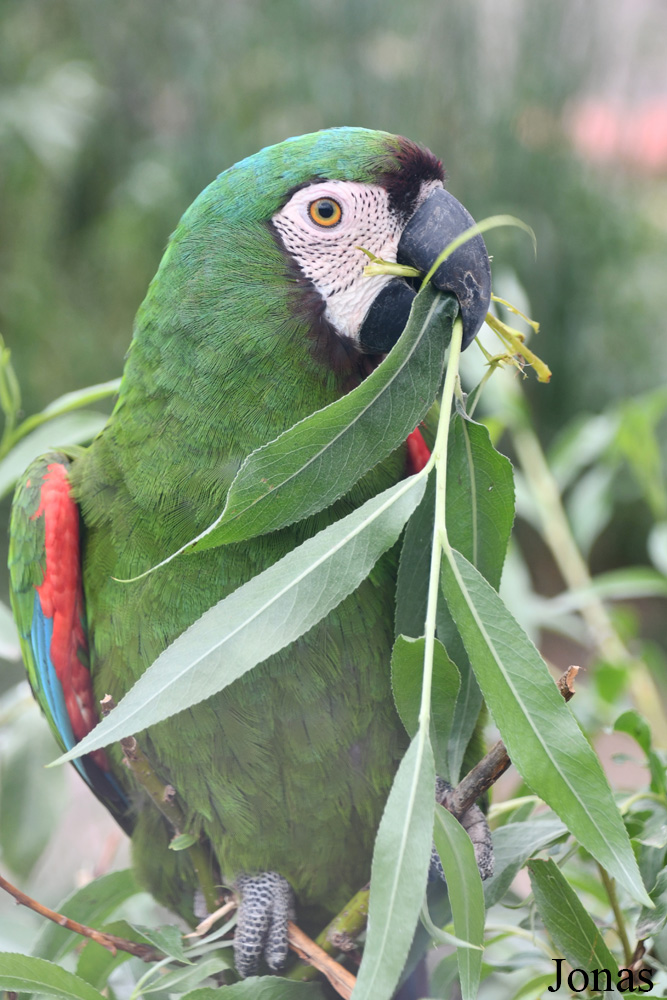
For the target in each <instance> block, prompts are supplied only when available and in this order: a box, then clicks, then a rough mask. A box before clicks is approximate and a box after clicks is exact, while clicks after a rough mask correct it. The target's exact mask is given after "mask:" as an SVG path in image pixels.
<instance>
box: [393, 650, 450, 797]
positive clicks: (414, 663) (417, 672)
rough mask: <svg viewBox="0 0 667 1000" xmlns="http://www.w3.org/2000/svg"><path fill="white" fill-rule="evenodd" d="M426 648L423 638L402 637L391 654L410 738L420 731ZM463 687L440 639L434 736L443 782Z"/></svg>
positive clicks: (401, 711)
mask: <svg viewBox="0 0 667 1000" xmlns="http://www.w3.org/2000/svg"><path fill="white" fill-rule="evenodd" d="M424 646H425V640H424V639H423V638H421V639H408V638H406V637H405V636H404V635H399V637H398V638H397V640H396V642H395V643H394V648H393V650H392V654H391V686H392V690H393V693H394V701H395V703H396V708H397V710H398V714H399V715H400V717H401V722H402V723H403V725H404V726H405V728H406V730H407V732H408V735H409V736H414V735H415V733H416V732H417V729H418V728H419V708H420V705H421V696H422V681H423V668H424ZM460 684H461V681H460V678H459V672H458V670H457V668H456V665H455V664H454V663H452V661H451V660H450V659H449V657H448V656H447V653H446V651H445V647H444V646H443V645H442V643H441V642H438V640H437V639H436V640H435V646H434V650H433V687H432V690H431V727H430V736H431V744H432V746H433V756H434V758H435V769H436V771H437V773H438V774H439V775H440V776H441V777H443V778H448V777H449V767H448V762H447V746H448V742H449V734H450V730H451V726H452V719H453V716H454V706H455V704H456V696H457V694H458V690H459V686H460Z"/></svg>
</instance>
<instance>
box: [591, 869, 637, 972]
mask: <svg viewBox="0 0 667 1000" xmlns="http://www.w3.org/2000/svg"><path fill="white" fill-rule="evenodd" d="M598 871H599V872H600V878H601V879H602V884H603V886H604V888H605V892H606V893H607V896H608V898H609V902H610V903H611V908H612V910H613V911H614V917H615V918H616V933H617V934H618V936H619V939H620V942H621V945H622V946H623V960H624V962H625V965H626V967H627V966H629V965H631V964H632V963H633V961H634V958H633V954H632V945H631V944H630V939H629V938H628V932H627V931H626V929H625V918H624V916H623V911H622V910H621V905H620V903H619V901H618V896H617V894H616V883H615V881H614V879H613V878H612V877H611V876H610V874H609V872H608V871H607V870H606V869H605V868H603V867H602V865H601V864H600V863H599V862H598Z"/></svg>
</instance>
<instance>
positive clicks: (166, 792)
mask: <svg viewBox="0 0 667 1000" xmlns="http://www.w3.org/2000/svg"><path fill="white" fill-rule="evenodd" d="M115 707H116V705H115V702H114V699H113V698H112V696H111V695H110V694H105V696H104V698H102V699H101V701H100V710H101V712H102V716H103V717H104V718H106V716H107V715H108V714H109V713H110V712H111V711H112V709H114V708H115ZM120 745H121V747H122V748H123V753H124V754H125V756H124V757H123V763H124V764H125V766H126V767H128V768H129V770H130V771H131V772H132V774H133V775H134V777H135V778H136V779H137V781H138V783H139V784H140V785H141V787H142V788H143V789H144V791H145V792H146V794H147V795H148V797H149V798H150V799H151V801H152V802H153V803H154V804H155V805H156V806H157V808H158V809H159V811H160V812H161V813H162V815H163V816H164V818H165V819H166V820H167V822H168V823H169V824H170V825H171V826H172V828H173V830H174V833H175V834H176V835H178V834H180V833H182V832H183V827H184V825H185V816H184V814H183V811H182V810H181V808H180V806H179V805H178V802H177V801H176V791H175V789H174V788H173V787H172V786H171V785H165V784H164V782H163V781H162V780H161V779H160V778H159V777H158V775H157V774H156V773H155V769H154V768H153V765H152V764H151V762H150V760H149V759H148V757H147V756H146V754H145V753H144V752H143V750H142V749H141V747H140V746H139V744H138V743H137V741H136V739H135V738H134V736H126V737H125V738H124V739H122V740H121V741H120ZM187 852H188V855H189V857H190V860H191V862H192V866H193V868H194V870H195V874H196V876H197V881H198V882H199V888H200V889H201V891H202V895H203V897H204V901H205V903H206V908H207V910H209V911H210V912H213V911H214V910H216V909H217V907H218V903H219V898H218V892H217V890H216V878H215V875H214V872H213V870H212V866H211V862H210V858H209V857H208V856H207V853H206V850H205V848H204V845H203V844H202V843H201V842H199V841H198V842H197V843H195V844H192V845H191V846H190V847H188V848H187Z"/></svg>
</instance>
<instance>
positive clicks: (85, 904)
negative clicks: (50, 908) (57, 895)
mask: <svg viewBox="0 0 667 1000" xmlns="http://www.w3.org/2000/svg"><path fill="white" fill-rule="evenodd" d="M141 891H142V890H141V888H140V887H139V886H138V885H137V883H136V880H135V878H134V874H133V873H132V872H131V871H130V870H129V869H128V870H126V871H121V872H111V873H110V874H109V875H102V876H101V877H100V878H96V879H95V880H94V881H93V882H89V883H88V885H84V886H83V888H82V889H77V891H76V892H74V893H73V894H72V895H71V896H70V897H69V898H68V899H67V900H65V902H64V903H62V904H61V905H60V906H59V907H58V908H57V909H58V913H62V914H64V915H65V916H66V917H70V918H71V919H72V920H78V921H79V923H81V924H87V925H88V926H89V927H96V926H98V924H101V923H104V921H105V920H106V918H107V917H108V916H109V915H110V914H111V913H113V911H114V910H116V909H117V908H118V907H119V906H120V905H121V903H124V902H125V900H126V899H130V897H131V896H136V895H137V893H139V892H141ZM80 943H81V937H80V935H79V934H75V933H73V932H72V931H68V930H66V929H65V928H64V927H58V926H57V925H56V924H53V923H48V924H45V925H44V928H43V930H42V931H41V933H40V935H39V937H38V938H37V941H36V942H35V947H34V949H33V954H35V955H39V956H40V957H41V958H50V959H53V960H54V961H56V962H57V961H59V960H60V959H61V958H62V957H63V956H64V955H66V954H67V952H69V951H71V950H72V948H74V947H75V946H76V945H78V944H80Z"/></svg>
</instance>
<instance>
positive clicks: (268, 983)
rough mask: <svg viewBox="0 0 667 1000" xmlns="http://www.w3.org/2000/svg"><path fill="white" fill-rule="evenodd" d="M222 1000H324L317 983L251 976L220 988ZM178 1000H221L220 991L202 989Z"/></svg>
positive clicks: (192, 991) (186, 994) (207, 988)
mask: <svg viewBox="0 0 667 1000" xmlns="http://www.w3.org/2000/svg"><path fill="white" fill-rule="evenodd" d="M222 991H223V993H224V997H223V998H222V1000H227V998H228V997H229V1000H324V994H323V992H322V987H321V986H319V985H318V984H317V983H292V982H289V981H288V980H286V979H276V977H275V976H253V977H252V979H246V980H245V982H243V983H234V985H233V986H224V987H222ZM180 1000H221V997H220V990H219V989H211V988H209V987H204V988H203V989H200V990H191V991H190V993H185V994H184V995H183V996H182V997H181V998H180Z"/></svg>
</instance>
